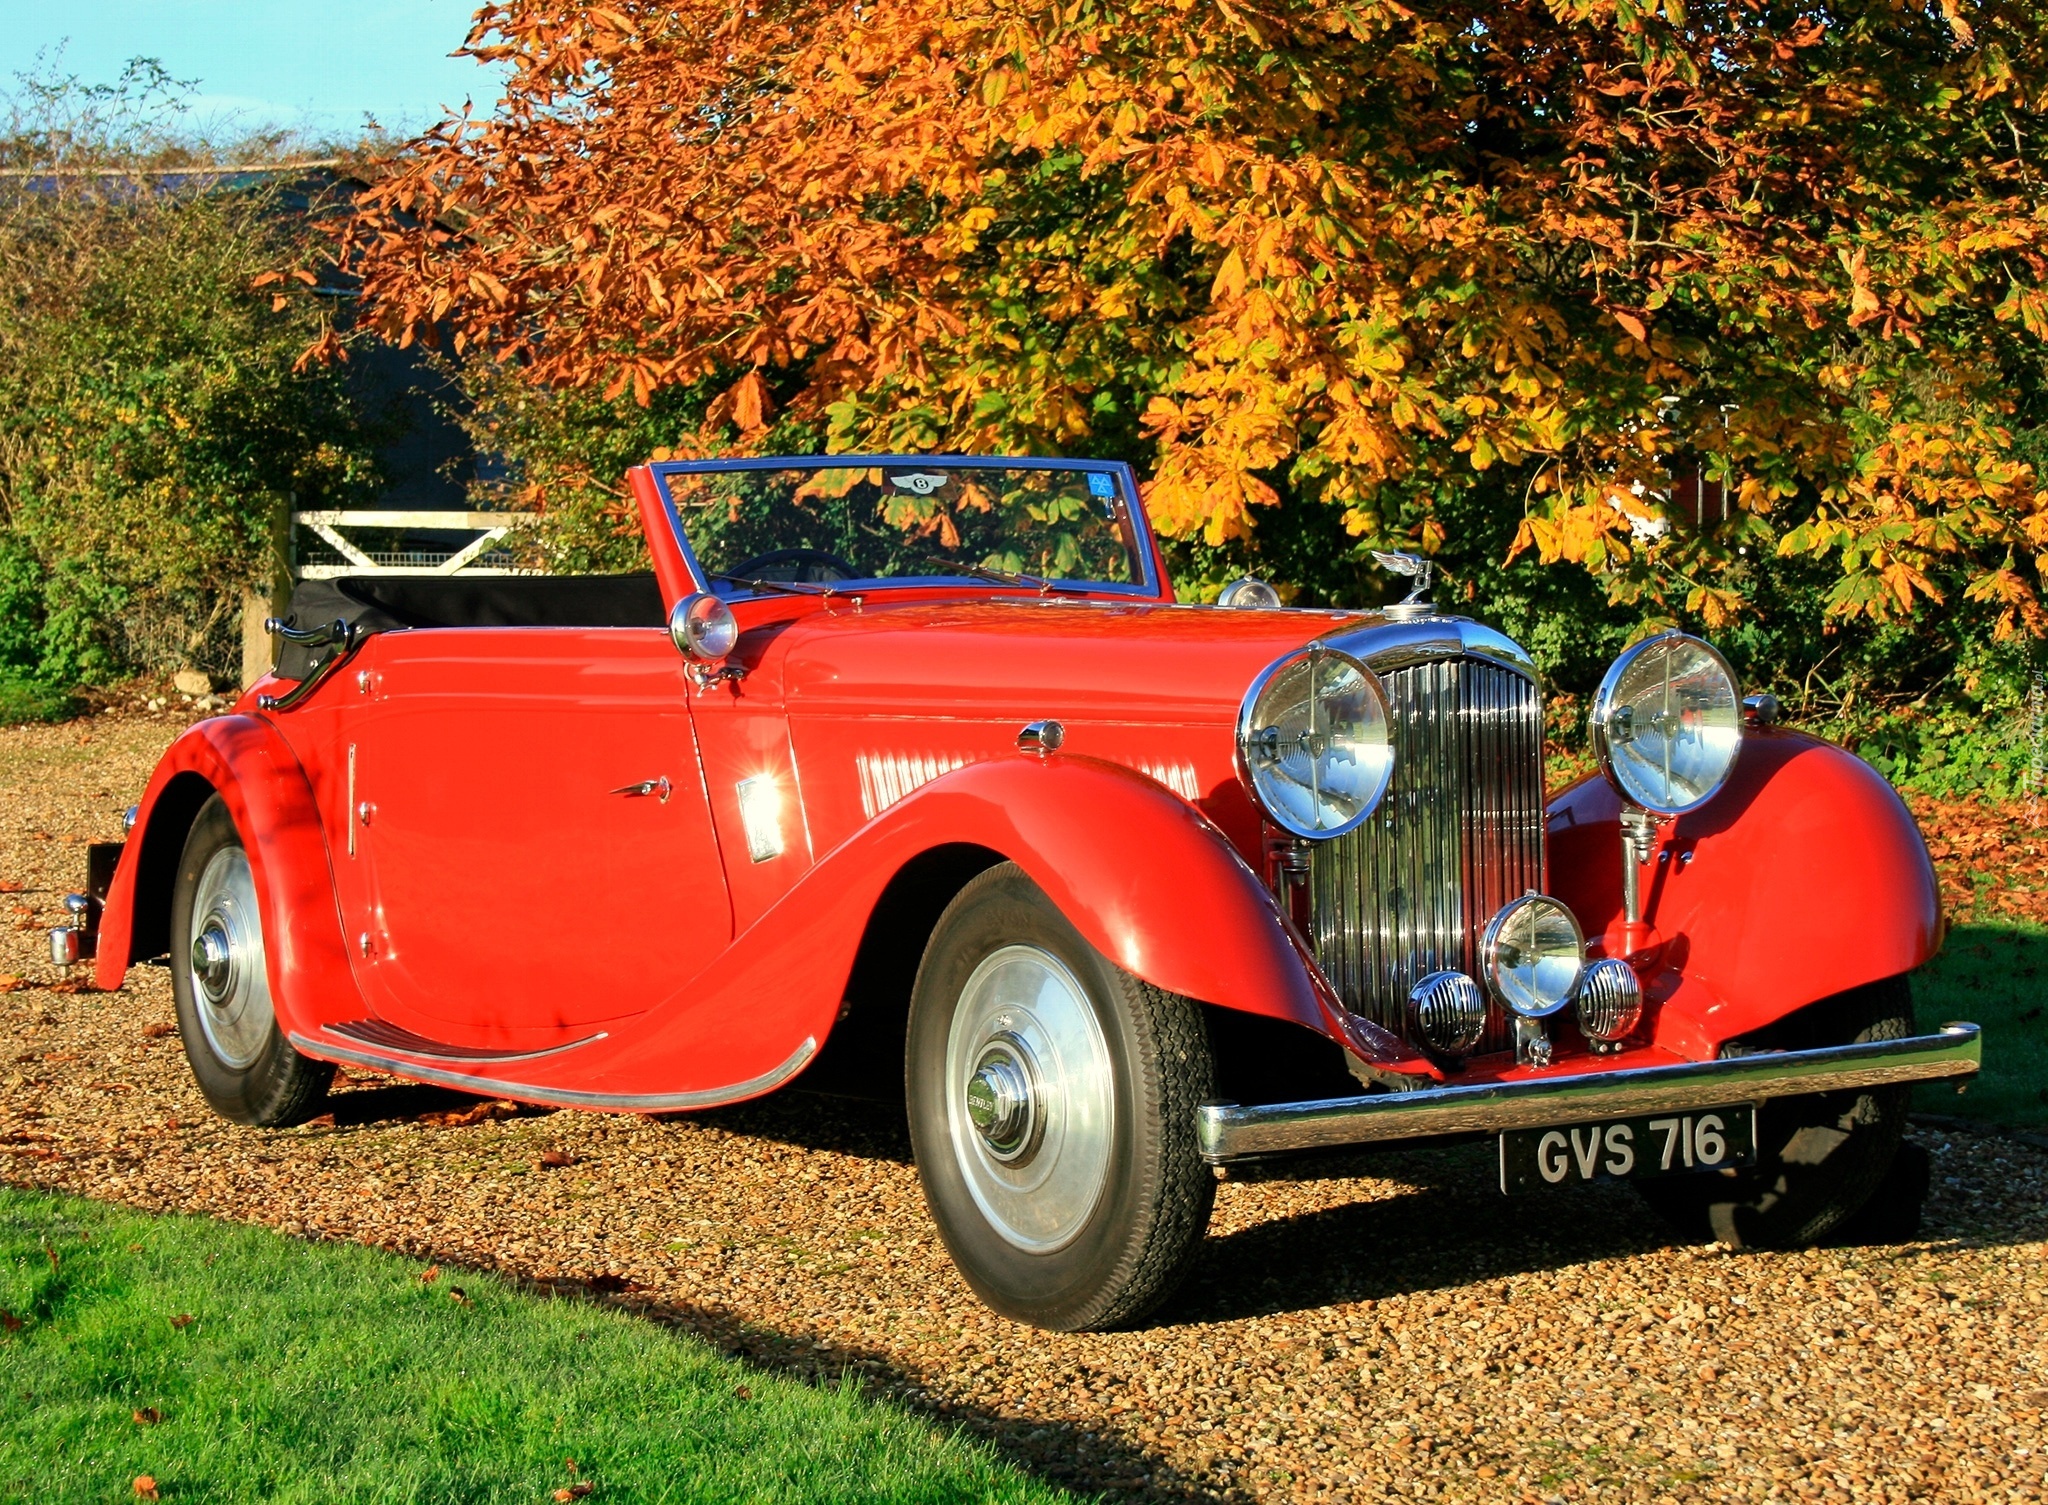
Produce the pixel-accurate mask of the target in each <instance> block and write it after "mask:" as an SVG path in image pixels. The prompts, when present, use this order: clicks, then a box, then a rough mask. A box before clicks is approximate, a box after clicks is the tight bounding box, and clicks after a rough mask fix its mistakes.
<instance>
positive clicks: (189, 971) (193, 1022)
mask: <svg viewBox="0 0 2048 1505" xmlns="http://www.w3.org/2000/svg"><path fill="white" fill-rule="evenodd" d="M171 991H172V993H173V994H174V995H175V996H176V998H177V1003H178V1034H179V1036H180V1037H181V1038H182V1039H183V1041H184V1045H185V1059H186V1061H187V1062H188V1063H189V1064H190V1065H191V1067H192V1076H193V1079H194V1080H196V1081H197V1082H198V1084H199V1090H200V1092H202V1093H203V1094H204V1095H205V1097H206V1100H207V1102H208V1103H210V1104H212V1105H213V1109H214V1111H215V1112H217V1113H219V1114H220V1115H221V1117H223V1118H227V1119H231V1120H233V1121H234V1122H235V1123H240V1124H258V1125H262V1126H264V1127H275V1126H277V1125H280V1124H290V1123H297V1122H299V1121H300V1120H301V1119H304V1118H306V1117H309V1116H310V1115H311V1114H312V1112H313V1110H314V1108H315V1107H316V1106H317V1105H318V1103H319V1102H320V1100H321V1098H323V1097H324V1096H326V1094H327V1086H328V1083H329V1082H331V1081H332V1080H333V1078H334V1068H333V1067H332V1066H330V1065H329V1064H327V1063H326V1062H324V1061H315V1060H312V1059H310V1058H308V1057H306V1056H302V1055H300V1054H299V1053H298V1052H297V1051H295V1050H293V1049H292V1047H291V1043H290V1042H289V1041H287V1040H286V1039H285V1037H284V1032H283V1031H282V1030H280V1029H279V1028H278V1027H277V1011H276V1009H275V1008H274V1007H273V1006H272V1004H271V999H270V969H269V956H268V948H267V946H266V944H265V936H264V933H263V917H262V913H261V911H260V909H259V908H258V906H257V903H256V883H255V877H254V874H253V873H252V872H251V870H250V866H249V856H248V853H247V851H246V850H245V849H244V848H243V845H242V838H241V834H240V833H239V832H238V831H237V830H236V829H235V822H234V818H233V817H232V816H230V815H229V814H228V807H227V805H226V804H225V803H224V802H223V801H222V800H221V797H220V796H219V795H215V796H214V797H213V798H212V799H210V800H208V801H207V802H206V804H205V805H204V806H203V807H202V808H201V809H200V812H199V818H198V819H197V820H195V821H194V822H193V823H192V829H191V831H190V832H189V833H187V835H186V837H185V850H184V853H183V855H182V856H181V857H180V858H179V859H178V876H177V881H176V883H175V884H174V885H173V887H172V889H171Z"/></svg>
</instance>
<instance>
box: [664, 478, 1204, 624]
mask: <svg viewBox="0 0 2048 1505" xmlns="http://www.w3.org/2000/svg"><path fill="white" fill-rule="evenodd" d="M886 465H958V466H965V467H972V468H974V469H978V470H1070V471H1081V472H1093V473H1096V474H1100V475H1107V476H1110V477H1111V478H1113V480H1114V481H1115V483H1116V488H1117V497H1118V499H1119V500H1120V501H1121V502H1122V503H1123V504H1124V511H1125V513H1126V514H1127V515H1128V516H1129V518H1130V520H1131V536H1132V546H1133V550H1134V552H1135V553H1136V554H1137V556H1138V558H1137V564H1138V566H1139V568H1140V569H1141V570H1142V571H1143V578H1142V579H1141V580H1136V581H1117V580H1067V579H1054V580H1051V581H1049V582H1048V584H1049V586H1050V587H1052V588H1054V589H1059V590H1067V591H1075V590H1080V591H1086V592H1088V593H1089V594H1091V595H1092V594H1096V593H1101V594H1103V595H1114V596H1128V597H1132V598H1135V599H1138V600H1167V599H1170V598H1169V597H1168V595H1167V592H1166V586H1165V581H1164V579H1163V576H1162V572H1161V569H1160V562H1159V546H1158V544H1157V543H1156V542H1155V541H1154V539H1153V536H1152V521H1151V519H1150V518H1148V517H1146V515H1145V508H1144V504H1143V503H1142V502H1140V501H1139V500H1138V479H1137V476H1136V475H1135V474H1133V472H1132V470H1131V467H1130V466H1129V465H1127V464H1126V463H1125V462H1123V461H1122V460H1066V459H1047V458H1042V457H1038V456H1031V457H1026V458H1021V459H1020V458H1015V457H1007V456H996V455H901V454H896V455H868V454H861V455H760V456H754V455H750V456H747V457H745V458H738V459H725V460H657V461H654V462H653V463H651V464H650V465H649V466H648V467H647V469H648V471H649V472H650V473H651V474H652V475H653V477H654V485H655V490H656V491H657V493H658V494H659V495H660V497H661V505H662V510H663V511H665V512H666V513H667V514H668V523H669V528H670V529H671V530H672V531H673V533H674V534H675V540H676V546H677V547H678V548H679V549H681V551H682V555H683V562H684V564H685V565H686V566H688V568H689V571H690V578H691V579H692V580H693V581H694V582H695V583H696V588H697V589H698V590H700V591H710V590H711V589H712V581H711V577H710V575H708V574H707V573H706V572H705V569H704V566H703V564H702V563H701V562H700V561H699V560H698V558H697V551H696V549H695V548H694V547H693V546H692V545H691V543H690V530H689V529H688V528H686V527H684V526H683V519H682V515H681V513H680V511H679V510H678V509H677V507H676V504H675V499H674V498H673V497H672V496H670V495H669V486H668V482H669V477H670V476H681V475H709V474H714V473H716V472H719V471H731V470H770V471H773V470H855V469H860V468H862V467H865V466H886ZM956 585H969V586H972V587H974V588H975V589H977V590H984V591H1023V592H1026V593H1029V594H1038V593H1039V590H1038V587H1036V586H1034V585H1024V584H1018V585H1008V584H1004V583H1002V582H1000V581H995V580H987V579H983V578H980V577H978V576H974V575H969V574H945V573H935V574H931V575H887V576H879V577H870V578H867V579H860V580H849V581H846V582H845V584H844V586H843V587H839V586H835V587H834V589H833V591H832V594H835V595H864V594H867V593H868V592H871V591H876V590H930V589H932V588H934V587H938V586H956ZM761 594H762V593H760V592H750V593H749V595H748V596H747V597H744V598H740V599H759V597H760V595H761Z"/></svg>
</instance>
